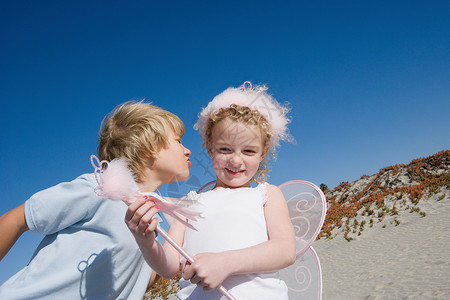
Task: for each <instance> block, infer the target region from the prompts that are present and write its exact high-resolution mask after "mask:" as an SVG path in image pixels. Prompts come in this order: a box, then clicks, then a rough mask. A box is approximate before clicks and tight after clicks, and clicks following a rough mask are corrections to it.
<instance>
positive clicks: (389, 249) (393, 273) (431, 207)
mask: <svg viewBox="0 0 450 300" xmlns="http://www.w3.org/2000/svg"><path fill="white" fill-rule="evenodd" d="M419 205H420V208H421V210H422V211H424V212H426V216H425V217H423V216H420V215H419V214H416V213H409V212H408V211H404V212H403V213H402V214H401V215H400V216H399V218H398V219H399V220H400V224H399V225H398V226H395V225H392V224H389V220H386V223H387V224H388V226H386V227H384V228H383V225H382V223H379V224H375V226H374V227H373V228H368V229H367V230H365V231H364V232H363V233H362V234H361V236H358V237H357V238H356V239H354V240H352V241H350V242H348V241H347V240H345V239H344V238H343V237H342V235H341V236H339V235H338V236H337V237H335V238H333V239H332V240H326V239H321V240H318V241H315V242H314V243H313V247H314V249H315V250H316V251H317V253H318V255H319V258H320V262H321V265H322V275H323V299H324V300H332V299H333V300H334V299H336V300H339V299H346V300H348V299H355V300H356V299H367V300H369V299H370V300H379V299H380V300H381V299H450V198H449V196H448V194H447V195H446V197H445V198H444V199H442V200H438V198H437V196H435V197H432V198H430V199H422V200H420V203H419Z"/></svg>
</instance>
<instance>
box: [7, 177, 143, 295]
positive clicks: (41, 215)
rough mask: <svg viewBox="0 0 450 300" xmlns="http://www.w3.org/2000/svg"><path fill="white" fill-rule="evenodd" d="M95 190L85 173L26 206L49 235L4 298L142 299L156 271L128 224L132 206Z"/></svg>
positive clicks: (32, 224) (32, 221) (33, 226)
mask: <svg viewBox="0 0 450 300" xmlns="http://www.w3.org/2000/svg"><path fill="white" fill-rule="evenodd" d="M96 186H97V182H96V181H95V177H94V175H93V174H85V175H82V176H80V177H78V178H77V179H75V180H73V181H72V182H67V183H61V184H58V185H56V186H54V187H51V188H49V189H46V190H43V191H41V192H38V193H36V194H35V195H33V196H32V197H31V198H30V199H28V200H27V201H26V202H25V218H26V222H27V225H28V227H29V228H30V230H31V231H32V232H34V233H36V234H44V235H45V237H44V239H43V240H42V242H41V243H40V245H39V246H38V248H37V250H36V252H35V253H34V255H33V257H32V259H31V261H30V263H29V264H28V266H26V267H25V268H23V269H22V270H21V271H19V272H18V273H17V274H16V275H14V276H13V277H11V278H10V279H9V280H8V281H6V282H5V283H4V284H3V285H2V286H0V299H64V300H67V299H89V300H91V299H102V300H103V299H142V297H143V295H144V293H145V290H146V288H147V285H148V282H149V280H150V275H151V269H150V267H149V266H148V265H147V263H146V262H145V260H144V258H143V257H142V254H141V252H140V251H139V247H138V245H137V243H136V241H135V239H134V237H133V235H132V234H131V232H130V231H129V229H128V227H127V226H126V224H125V222H124V218H125V213H126V209H127V206H126V204H125V203H123V202H122V201H113V200H109V199H106V198H102V197H99V196H97V195H96V194H95V193H94V188H95V187H96Z"/></svg>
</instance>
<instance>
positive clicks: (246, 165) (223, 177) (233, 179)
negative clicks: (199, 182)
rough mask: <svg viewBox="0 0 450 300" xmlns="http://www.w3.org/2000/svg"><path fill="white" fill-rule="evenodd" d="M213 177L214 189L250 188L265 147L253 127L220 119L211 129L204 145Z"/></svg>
mask: <svg viewBox="0 0 450 300" xmlns="http://www.w3.org/2000/svg"><path fill="white" fill-rule="evenodd" d="M206 147H207V149H208V153H209V155H210V156H211V158H212V162H213V168H214V171H215V173H216V177H217V183H216V186H217V187H225V188H239V187H250V181H251V180H252V179H253V177H254V176H255V174H256V172H257V171H258V168H259V164H260V162H261V161H262V160H263V159H264V157H265V155H266V153H267V151H268V146H266V147H264V145H263V142H262V137H261V130H260V129H259V128H258V127H257V126H255V125H247V124H244V123H241V122H235V121H231V120H229V119H224V120H222V121H220V122H219V123H218V124H216V126H215V127H214V128H213V130H212V135H211V140H210V141H208V142H207V145H206Z"/></svg>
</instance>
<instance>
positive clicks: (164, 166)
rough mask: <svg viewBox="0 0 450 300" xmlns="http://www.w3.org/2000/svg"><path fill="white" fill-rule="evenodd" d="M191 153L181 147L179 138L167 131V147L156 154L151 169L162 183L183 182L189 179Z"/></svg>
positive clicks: (171, 131)
mask: <svg viewBox="0 0 450 300" xmlns="http://www.w3.org/2000/svg"><path fill="white" fill-rule="evenodd" d="M189 155H191V151H190V150H189V149H187V148H186V147H184V146H183V144H182V143H181V137H180V136H177V135H175V133H174V132H173V130H170V131H169V134H168V142H167V146H166V147H164V148H162V149H161V150H160V151H159V152H158V153H156V155H155V158H154V162H153V168H154V169H155V171H157V173H158V177H159V178H160V179H161V180H162V181H163V184H164V183H169V182H179V181H185V180H187V179H188V178H189V168H190V167H191V165H192V164H191V161H190V159H189Z"/></svg>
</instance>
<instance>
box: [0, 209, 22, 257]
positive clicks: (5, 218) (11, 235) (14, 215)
mask: <svg viewBox="0 0 450 300" xmlns="http://www.w3.org/2000/svg"><path fill="white" fill-rule="evenodd" d="M24 207H25V204H22V205H19V206H17V207H16V208H14V209H12V210H10V211H9V212H7V213H5V214H4V215H2V216H1V217H0V260H2V259H3V257H5V255H6V254H7V253H8V251H9V250H10V249H11V247H12V246H13V245H14V244H15V243H16V241H17V240H18V239H19V237H20V236H21V235H22V234H23V233H24V232H25V231H27V230H28V225H27V222H26V221H25V208H24Z"/></svg>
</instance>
